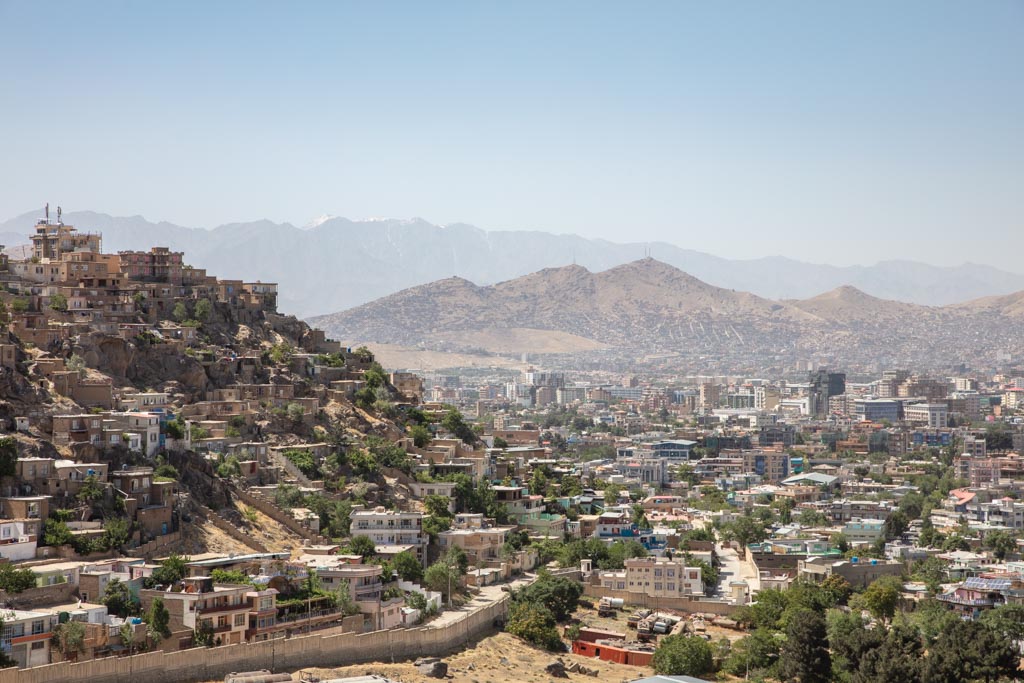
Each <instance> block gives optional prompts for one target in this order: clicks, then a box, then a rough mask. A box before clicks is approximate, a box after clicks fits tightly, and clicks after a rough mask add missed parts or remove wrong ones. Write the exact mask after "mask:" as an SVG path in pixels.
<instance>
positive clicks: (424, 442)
mask: <svg viewBox="0 0 1024 683" xmlns="http://www.w3.org/2000/svg"><path fill="white" fill-rule="evenodd" d="M409 434H410V436H412V442H413V445H415V446H416V448H426V447H427V446H428V445H429V444H430V441H431V439H432V438H433V435H432V434H431V433H430V430H429V429H427V428H426V427H424V426H423V425H413V426H412V427H411V428H410V429H409Z"/></svg>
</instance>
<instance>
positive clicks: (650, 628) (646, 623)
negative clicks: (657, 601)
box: [636, 615, 655, 643]
mask: <svg viewBox="0 0 1024 683" xmlns="http://www.w3.org/2000/svg"><path fill="white" fill-rule="evenodd" d="M654 624H655V617H654V615H649V616H646V617H644V618H643V619H641V620H640V621H639V622H638V623H637V625H636V639H637V640H639V641H640V642H642V643H646V642H648V641H650V640H651V639H653V638H654V637H655V636H654Z"/></svg>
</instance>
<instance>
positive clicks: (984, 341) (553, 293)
mask: <svg viewBox="0 0 1024 683" xmlns="http://www.w3.org/2000/svg"><path fill="white" fill-rule="evenodd" d="M309 322H310V323H311V324H313V325H316V326H318V327H321V328H323V329H325V330H326V331H327V332H328V333H329V334H330V335H331V336H332V337H335V338H337V339H341V340H343V341H345V342H349V343H371V344H373V343H378V344H379V343H383V344H393V345H398V346H402V347H415V348H419V349H426V350H431V351H443V352H449V353H482V354H495V353H499V354H508V353H521V352H532V353H555V354H568V355H574V356H580V355H581V354H582V355H586V354H588V353H591V352H601V353H602V354H605V356H608V354H611V355H612V356H616V355H617V356H618V357H619V358H623V359H631V362H633V363H634V364H636V365H641V364H642V362H644V361H642V360H641V359H643V358H648V359H651V358H653V359H656V360H665V359H674V360H673V361H672V362H673V363H677V364H676V365H675V366H674V367H677V368H678V367H679V366H680V365H679V364H685V362H686V361H687V360H692V361H695V362H698V361H699V362H700V363H703V364H706V365H711V364H721V365H722V366H723V367H729V368H732V369H737V368H755V369H756V368H769V367H773V365H781V366H786V365H787V364H788V363H789V362H790V361H792V360H799V359H806V358H821V359H831V360H834V361H835V362H836V363H838V364H841V365H842V366H843V367H849V366H860V367H867V366H869V365H872V364H877V363H879V362H892V363H898V364H900V365H901V366H908V367H915V368H922V367H935V368H939V367H950V366H953V365H956V364H960V363H969V364H971V363H977V362H993V361H994V359H995V358H996V353H997V352H999V351H1001V350H1004V349H1007V348H1010V347H1012V346H1013V345H1014V344H1015V342H1014V339H1019V338H1020V336H1021V335H1024V292H1018V293H1017V294H1014V295H1007V296H1002V297H991V298H984V299H979V300H975V301H971V302H966V303H961V304H955V305H949V306H942V307H936V306H922V305H919V304H909V303H903V302H897V301H888V300H883V299H879V298H877V297H873V296H870V295H868V294H865V293H864V292H862V291H860V290H859V289H856V288H854V287H850V286H848V285H847V286H842V287H839V288H837V289H835V290H832V291H829V292H826V293H824V294H820V295H818V296H815V297H813V298H810V299H803V300H793V299H790V300H779V301H773V300H770V299H765V298H762V297H759V296H757V295H755V294H750V293H747V292H738V291H735V290H732V289H724V288H721V287H715V286H713V285H710V284H708V283H706V282H703V281H701V280H699V279H698V278H695V277H693V276H692V275H689V274H687V273H684V272H682V271H680V270H679V269H677V268H675V267H673V266H671V265H669V264H666V263H662V262H659V261H656V260H654V259H650V258H647V259H642V260H639V261H634V262H631V263H627V264H624V265H620V266H616V267H614V268H611V269H609V270H606V271H603V272H598V273H591V272H589V271H588V270H586V269H585V268H583V267H581V266H564V267H562V268H549V269H545V270H542V271H539V272H537V273H532V274H530V275H526V276H523V277H520V278H516V279H514V280H509V281H506V282H501V283H499V284H496V285H491V286H486V287H481V286H478V285H475V284H473V283H472V282H469V281H467V280H465V279H462V278H447V279H444V280H439V281H437V282H433V283H430V284H427V285H421V286H418V287H413V288H410V289H406V290H403V291H401V292H398V293H396V294H392V295H390V296H387V297H384V298H382V299H379V300H377V301H373V302H371V303H368V304H364V305H362V306H359V307H356V308H354V309H351V310H347V311H343V312H339V313H335V314H331V315H325V316H317V317H313V318H311V319H310V321H309Z"/></svg>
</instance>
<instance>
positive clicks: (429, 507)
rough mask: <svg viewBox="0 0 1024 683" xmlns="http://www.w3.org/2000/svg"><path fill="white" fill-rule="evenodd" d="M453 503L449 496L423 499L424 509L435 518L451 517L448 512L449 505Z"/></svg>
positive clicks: (433, 496)
mask: <svg viewBox="0 0 1024 683" xmlns="http://www.w3.org/2000/svg"><path fill="white" fill-rule="evenodd" d="M450 501H451V499H450V498H448V497H447V496H438V495H431V496H427V497H426V498H424V499H423V507H424V509H425V510H426V511H427V514H428V515H433V516H435V517H451V516H452V513H451V512H450V511H449V510H448V504H449V502H450Z"/></svg>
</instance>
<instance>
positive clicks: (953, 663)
mask: <svg viewBox="0 0 1024 683" xmlns="http://www.w3.org/2000/svg"><path fill="white" fill-rule="evenodd" d="M1019 664H1020V657H1019V655H1018V654H1017V653H1016V652H1014V650H1013V647H1012V646H1011V645H1010V641H1009V640H1007V639H1006V638H1004V637H1003V635H1002V634H1001V633H998V632H996V631H994V630H992V629H991V628H989V627H988V626H987V625H985V624H983V623H980V622H977V621H957V622H956V623H955V624H953V625H952V627H951V628H949V629H947V630H946V631H945V632H943V633H942V635H940V636H939V637H938V639H937V640H936V641H935V645H934V646H932V647H931V648H929V650H928V657H927V658H926V659H925V662H924V674H923V675H922V677H921V680H922V681H923V683H963V682H964V681H986V683H990V682H993V681H998V680H1001V679H1004V678H1013V677H1015V676H1016V675H1017V673H1018V671H1017V667H1018V666H1019Z"/></svg>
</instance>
